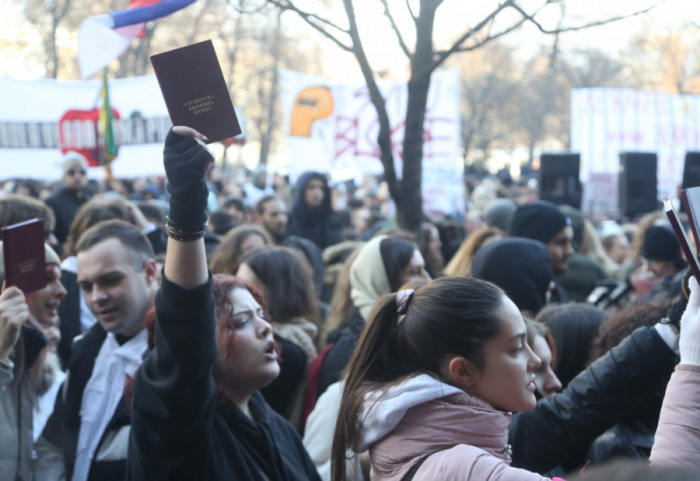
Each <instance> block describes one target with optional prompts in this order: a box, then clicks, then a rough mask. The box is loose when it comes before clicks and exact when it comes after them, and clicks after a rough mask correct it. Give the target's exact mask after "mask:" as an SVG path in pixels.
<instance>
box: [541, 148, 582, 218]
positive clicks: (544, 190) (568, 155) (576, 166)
mask: <svg viewBox="0 0 700 481" xmlns="http://www.w3.org/2000/svg"><path fill="white" fill-rule="evenodd" d="M580 168H581V154H578V153H573V152H565V153H543V154H542V155H540V180H539V188H540V199H542V200H548V201H550V202H553V203H554V204H557V205H562V204H567V205H570V206H571V207H573V208H575V209H579V210H580V209H581V194H582V189H581V180H580V179H579V171H580Z"/></svg>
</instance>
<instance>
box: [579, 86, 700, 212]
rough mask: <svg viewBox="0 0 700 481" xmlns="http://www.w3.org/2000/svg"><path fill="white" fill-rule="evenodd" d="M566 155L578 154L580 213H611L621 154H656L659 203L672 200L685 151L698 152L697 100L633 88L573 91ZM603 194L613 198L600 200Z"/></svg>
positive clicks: (699, 104) (699, 119)
mask: <svg viewBox="0 0 700 481" xmlns="http://www.w3.org/2000/svg"><path fill="white" fill-rule="evenodd" d="M571 150H573V151H575V152H580V154H581V180H582V181H583V182H584V184H585V187H584V194H583V202H582V206H581V208H582V210H583V211H584V212H586V213H587V214H593V213H597V214H609V215H614V214H615V213H616V209H617V205H618V200H617V173H618V171H619V166H620V161H619V154H620V152H655V153H656V154H657V158H658V163H657V171H658V182H659V183H658V195H659V199H665V198H667V197H670V198H672V199H675V198H676V197H677V189H678V187H679V186H680V184H681V180H682V177H683V165H684V161H685V154H686V152H688V151H697V150H700V97H699V96H689V95H673V94H666V93H660V92H642V91H636V90H632V89H613V88H591V89H574V90H572V92H571ZM611 185H612V186H614V188H611ZM603 192H606V195H613V196H614V197H612V198H610V197H608V198H605V199H602V198H601V197H600V195H601V194H602V193H603ZM613 209H614V210H613ZM611 210H613V211H612V212H610V211H611Z"/></svg>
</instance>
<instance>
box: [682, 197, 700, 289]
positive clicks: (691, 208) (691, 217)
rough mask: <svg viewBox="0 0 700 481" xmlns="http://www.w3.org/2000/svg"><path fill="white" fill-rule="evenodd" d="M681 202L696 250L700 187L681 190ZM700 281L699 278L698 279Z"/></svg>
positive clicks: (699, 240)
mask: <svg viewBox="0 0 700 481" xmlns="http://www.w3.org/2000/svg"><path fill="white" fill-rule="evenodd" d="M681 202H683V207H685V212H686V214H688V223H689V224H690V230H691V231H692V232H693V239H695V248H696V250H698V249H700V230H698V228H699V227H700V187H689V188H687V189H683V190H681ZM699 281H700V280H699Z"/></svg>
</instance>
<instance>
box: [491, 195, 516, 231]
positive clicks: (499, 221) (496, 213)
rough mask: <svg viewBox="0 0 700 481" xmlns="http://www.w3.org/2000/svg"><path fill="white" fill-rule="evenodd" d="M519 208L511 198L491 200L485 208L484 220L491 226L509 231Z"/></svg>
mask: <svg viewBox="0 0 700 481" xmlns="http://www.w3.org/2000/svg"><path fill="white" fill-rule="evenodd" d="M517 208H518V205H517V204H516V203H515V202H513V201H512V200H510V199H496V200H494V201H492V202H489V203H488V205H487V206H486V208H485V209H484V222H485V223H486V225H487V226H489V227H496V228H497V229H501V230H502V231H503V232H508V230H509V229H510V223H511V221H512V219H513V214H514V213H515V210H516V209H517Z"/></svg>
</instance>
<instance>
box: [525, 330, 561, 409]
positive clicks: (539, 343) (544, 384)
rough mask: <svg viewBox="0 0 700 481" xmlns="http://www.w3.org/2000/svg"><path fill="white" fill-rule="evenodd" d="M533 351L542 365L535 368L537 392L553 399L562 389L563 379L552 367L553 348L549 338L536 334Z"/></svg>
mask: <svg viewBox="0 0 700 481" xmlns="http://www.w3.org/2000/svg"><path fill="white" fill-rule="evenodd" d="M532 351H533V352H534V353H535V355H536V356H537V357H539V358H540V361H541V362H540V365H539V367H538V368H537V369H536V370H535V386H536V387H537V392H538V393H540V396H542V397H543V398H545V399H552V397H554V394H556V393H557V392H559V391H561V387H562V386H561V381H560V380H559V378H558V377H557V375H556V374H555V373H554V369H552V350H551V349H550V348H549V345H548V344H547V340H546V339H545V338H544V337H543V336H540V335H537V336H535V340H534V342H533V343H532Z"/></svg>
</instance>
